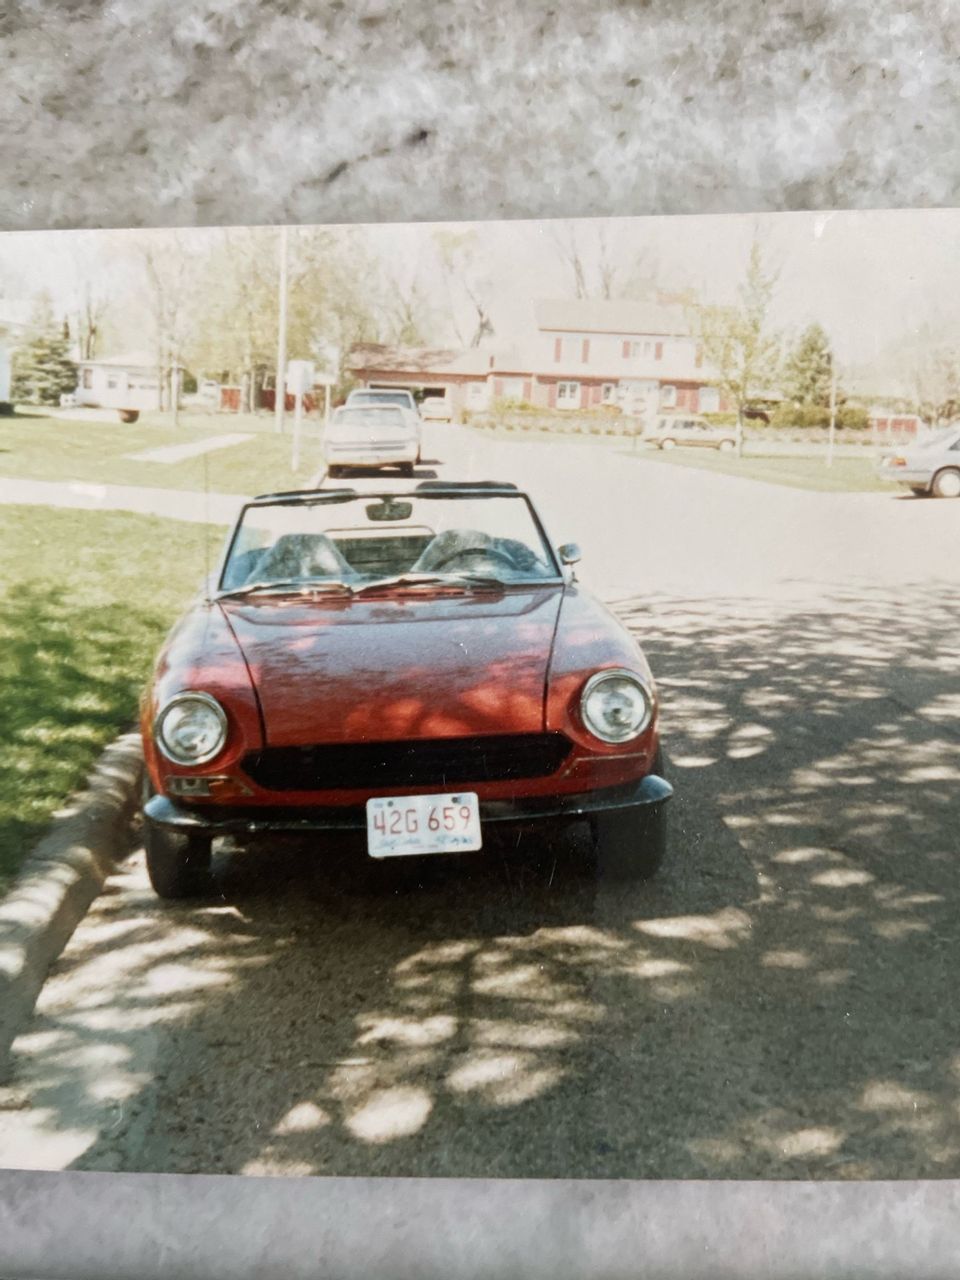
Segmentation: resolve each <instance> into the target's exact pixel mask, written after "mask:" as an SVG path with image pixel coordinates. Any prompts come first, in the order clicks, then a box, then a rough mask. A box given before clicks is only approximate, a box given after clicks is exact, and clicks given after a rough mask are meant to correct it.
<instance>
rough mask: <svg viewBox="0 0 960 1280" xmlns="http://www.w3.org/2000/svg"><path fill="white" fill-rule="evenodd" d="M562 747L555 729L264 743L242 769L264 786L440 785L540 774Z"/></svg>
mask: <svg viewBox="0 0 960 1280" xmlns="http://www.w3.org/2000/svg"><path fill="white" fill-rule="evenodd" d="M569 750H570V742H569V740H568V739H567V738H566V737H565V736H564V735H563V734H562V733H517V734H505V735H503V736H497V737H493V736H491V737H486V736H484V737H476V738H441V739H436V738H434V739H430V740H429V741H412V742H353V743H347V744H324V745H322V746H309V747H268V748H267V749H266V750H264V751H258V752H253V753H251V754H250V755H248V756H247V757H246V759H245V760H244V762H243V767H244V769H245V770H246V772H247V774H248V775H249V776H250V777H251V778H252V779H253V781H254V782H256V783H257V785H258V786H261V787H264V788H266V789H267V790H268V791H327V790H334V789H336V790H340V789H342V790H352V789H358V790H370V789H371V788H373V789H375V788H377V787H434V786H435V787H446V786H451V785H453V784H459V783H463V782H509V781H512V780H514V779H519V778H544V777H547V776H548V775H549V774H551V773H555V772H556V770H557V769H559V768H560V765H561V764H562V763H563V761H564V760H565V759H566V757H567V754H568V752H569Z"/></svg>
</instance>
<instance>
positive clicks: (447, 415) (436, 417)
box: [420, 395, 453, 422]
mask: <svg viewBox="0 0 960 1280" xmlns="http://www.w3.org/2000/svg"><path fill="white" fill-rule="evenodd" d="M420 415H421V417H422V418H423V420H424V422H452V420H453V411H452V410H451V408H450V401H449V400H448V399H447V397H446V396H445V395H443V396H424V397H423V400H422V401H421V402H420Z"/></svg>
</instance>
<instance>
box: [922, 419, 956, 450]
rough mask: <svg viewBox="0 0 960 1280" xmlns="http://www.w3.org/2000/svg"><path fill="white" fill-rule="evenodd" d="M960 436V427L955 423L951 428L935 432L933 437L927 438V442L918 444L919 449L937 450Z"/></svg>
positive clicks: (923, 441)
mask: <svg viewBox="0 0 960 1280" xmlns="http://www.w3.org/2000/svg"><path fill="white" fill-rule="evenodd" d="M956 435H960V427H958V426H957V424H956V423H955V422H954V423H953V424H952V425H951V426H949V427H944V428H942V430H940V431H935V432H934V434H933V435H932V436H927V438H926V439H925V440H920V441H918V443H917V448H918V449H936V448H937V447H938V446H939V445H942V444H948V443H949V442H950V441H951V440H952V439H953V437H954V436H956Z"/></svg>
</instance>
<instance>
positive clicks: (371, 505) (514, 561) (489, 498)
mask: <svg viewBox="0 0 960 1280" xmlns="http://www.w3.org/2000/svg"><path fill="white" fill-rule="evenodd" d="M560 576H561V575H560V571H559V568H558V566H557V563H556V560H555V559H554V557H553V554H552V552H551V550H550V548H549V547H548V545H547V544H546V542H545V541H544V538H543V536H542V534H541V532H540V528H539V525H538V522H537V520H536V518H535V516H534V514H533V510H532V508H531V506H530V503H529V502H528V500H527V499H526V498H525V497H524V495H523V494H520V493H517V494H504V493H495V494H494V493H491V494H489V495H487V494H478V493H476V492H475V491H474V492H472V493H470V492H463V493H450V492H449V491H447V492H445V493H439V492H438V493H432V494H429V495H427V494H421V493H417V492H412V493H411V492H407V493H397V494H391V495H388V496H386V497H385V496H382V495H374V494H349V495H347V496H345V495H343V494H337V495H334V494H333V493H331V495H330V498H329V499H326V500H321V501H317V500H311V501H309V502H286V503H283V502H277V503H264V504H262V505H258V506H249V507H246V508H245V509H244V512H243V514H242V516H241V518H240V522H239V524H238V526H237V529H236V531H235V533H234V536H233V539H232V541H231V545H230V550H229V553H228V556H227V560H226V564H225V566H224V570H223V574H222V575H221V579H220V590H221V591H237V590H243V589H244V588H249V589H251V590H269V589H270V587H271V586H273V587H275V588H276V589H280V588H281V587H284V588H290V589H295V588H297V587H298V586H303V587H309V586H311V585H314V584H315V585H317V586H319V585H321V584H324V583H326V584H327V585H328V586H329V585H331V584H335V583H341V584H345V585H346V586H348V587H350V588H352V589H362V588H364V587H369V586H370V585H371V584H372V583H375V582H377V581H378V580H386V579H394V580H396V579H400V581H399V582H397V581H395V582H394V583H393V585H394V586H396V587H398V588H412V587H416V586H423V585H429V584H431V583H437V582H450V583H451V584H457V583H461V584H462V583H467V582H469V581H472V582H473V583H474V584H477V583H478V582H485V583H493V584H494V585H497V584H502V585H504V586H509V585H510V584H512V583H513V584H515V583H529V582H543V581H556V580H557V579H558V578H559V577H560ZM428 580H429V581H428Z"/></svg>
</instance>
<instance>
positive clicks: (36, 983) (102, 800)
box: [0, 733, 143, 1083]
mask: <svg viewBox="0 0 960 1280" xmlns="http://www.w3.org/2000/svg"><path fill="white" fill-rule="evenodd" d="M142 776H143V757H142V754H141V750H140V737H139V734H137V733H125V734H122V735H121V736H120V737H119V738H117V739H116V741H115V742H113V743H111V745H110V746H109V747H107V749H106V750H105V751H104V752H103V754H102V755H101V756H100V759H99V760H98V761H97V763H96V765H95V766H94V768H93V771H92V773H91V774H90V777H89V778H88V781H87V785H86V787H85V788H84V789H83V790H81V791H78V792H76V793H75V794H74V795H73V796H71V798H70V800H69V801H68V802H67V804H66V806H65V807H64V808H63V809H60V810H59V811H58V812H57V813H56V814H55V815H54V820H53V824H52V826H51V827H50V829H49V831H48V832H47V834H46V835H45V836H44V837H43V838H42V839H41V841H40V843H39V844H38V845H37V846H36V848H35V849H34V850H33V852H32V853H31V854H30V855H29V857H28V858H27V860H26V862H25V863H24V865H23V867H22V869H21V871H20V873H19V875H18V876H17V878H16V879H15V880H14V882H13V885H12V887H11V889H10V892H9V893H8V894H7V896H6V897H5V898H3V899H2V900H0V1083H2V1082H3V1081H4V1080H6V1078H7V1076H8V1074H9V1069H10V1061H9V1053H10V1046H11V1045H12V1044H13V1041H14V1040H15V1039H16V1037H17V1036H18V1035H19V1034H20V1032H21V1031H22V1030H23V1028H24V1026H25V1025H26V1023H27V1022H28V1021H29V1019H30V1017H31V1016H32V1014H33V1008H34V1005H35V1004H36V1001H37V997H38V995H39V994H40V988H41V987H42V986H43V983H44V981H45V979H46V976H47V973H48V971H49V968H50V966H51V964H52V963H53V961H54V960H56V958H57V956H59V954H60V952H61V951H62V950H63V948H64V947H65V946H66V944H67V942H68V941H69V939H70V936H71V934H72V933H73V931H74V929H76V927H77V925H78V924H79V923H80V921H81V920H82V919H83V917H84V915H85V914H86V912H87V909H88V908H89V906H90V904H91V903H92V902H93V900H94V898H96V896H97V894H99V892H100V890H101V889H102V888H103V884H104V881H105V880H106V878H107V876H108V875H109V874H110V873H111V872H112V871H113V869H114V867H115V866H116V864H117V860H118V856H119V855H120V854H121V853H122V852H125V851H126V849H127V832H128V829H129V826H130V822H131V820H132V818H133V815H134V813H135V812H136V807H137V803H138V801H139V796H140V782H141V778H142Z"/></svg>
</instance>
